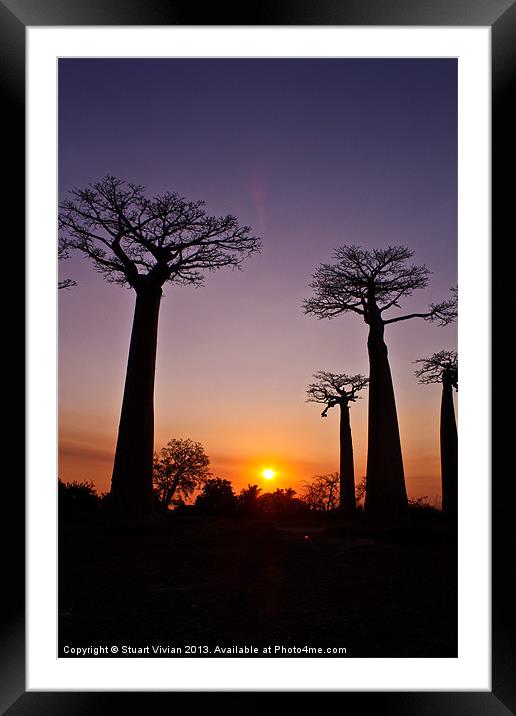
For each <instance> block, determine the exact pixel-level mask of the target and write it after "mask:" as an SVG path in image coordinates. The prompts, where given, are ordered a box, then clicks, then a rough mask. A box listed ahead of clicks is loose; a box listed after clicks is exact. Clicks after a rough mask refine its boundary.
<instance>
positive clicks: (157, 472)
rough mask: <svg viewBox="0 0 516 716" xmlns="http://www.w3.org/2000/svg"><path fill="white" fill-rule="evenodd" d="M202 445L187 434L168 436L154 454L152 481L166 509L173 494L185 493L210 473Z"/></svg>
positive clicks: (208, 460)
mask: <svg viewBox="0 0 516 716" xmlns="http://www.w3.org/2000/svg"><path fill="white" fill-rule="evenodd" d="M209 465H210V459H209V457H208V456H207V455H206V453H205V451H204V448H203V446H202V445H201V443H199V442H194V441H193V440H190V438H185V439H182V438H172V439H171V440H169V441H168V443H167V444H166V445H165V447H163V448H161V450H160V451H159V452H158V453H156V454H155V455H154V469H153V483H154V489H155V490H156V492H157V495H158V499H159V502H160V505H161V507H162V508H163V509H165V510H168V508H169V507H170V504H171V503H172V500H173V499H174V497H176V495H180V496H181V497H182V498H183V497H189V496H190V495H191V494H192V492H194V490H195V489H196V488H199V487H201V486H202V485H203V484H204V483H205V481H206V480H207V479H208V478H209V477H210V476H211V473H210V471H209Z"/></svg>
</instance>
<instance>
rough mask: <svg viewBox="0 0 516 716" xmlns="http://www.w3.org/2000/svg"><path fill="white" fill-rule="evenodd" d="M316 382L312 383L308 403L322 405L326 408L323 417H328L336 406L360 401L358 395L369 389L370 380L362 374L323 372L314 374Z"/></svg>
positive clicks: (308, 389)
mask: <svg viewBox="0 0 516 716" xmlns="http://www.w3.org/2000/svg"><path fill="white" fill-rule="evenodd" d="M314 378H315V379H316V382H314V383H310V385H309V386H308V388H307V391H306V394H307V396H308V398H307V402H308V403H321V404H323V405H326V408H325V409H324V410H323V412H322V413H321V417H322V418H325V417H327V414H328V410H329V409H330V408H333V407H335V406H336V405H347V404H348V403H350V402H352V403H354V402H355V401H356V400H358V399H359V397H360V396H359V395H358V393H359V392H360V391H361V390H363V389H364V388H366V387H367V385H368V383H369V378H366V377H365V376H363V375H361V374H357V375H347V374H346V373H330V372H328V371H324V370H321V371H319V372H317V373H315V374H314Z"/></svg>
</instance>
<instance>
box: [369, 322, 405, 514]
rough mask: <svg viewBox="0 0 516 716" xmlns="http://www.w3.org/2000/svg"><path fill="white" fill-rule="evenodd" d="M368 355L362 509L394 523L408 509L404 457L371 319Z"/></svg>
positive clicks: (385, 362) (380, 337) (377, 328)
mask: <svg viewBox="0 0 516 716" xmlns="http://www.w3.org/2000/svg"><path fill="white" fill-rule="evenodd" d="M367 348H368V352H369V368H370V373H369V417H368V446H367V478H366V498H365V505H364V510H365V513H366V514H367V515H369V516H370V517H372V518H373V519H378V520H387V521H389V520H397V519H399V518H401V517H402V516H403V514H404V513H405V511H406V507H407V492H406V489H405V477H404V472H403V457H402V453H401V441H400V433H399V428H398V416H397V414H396V400H395V397H394V388H393V385H392V376H391V369H390V366H389V359H388V355H387V346H386V345H385V341H384V325H383V323H382V322H381V320H378V321H375V320H372V321H371V323H370V326H369V337H368V339H367Z"/></svg>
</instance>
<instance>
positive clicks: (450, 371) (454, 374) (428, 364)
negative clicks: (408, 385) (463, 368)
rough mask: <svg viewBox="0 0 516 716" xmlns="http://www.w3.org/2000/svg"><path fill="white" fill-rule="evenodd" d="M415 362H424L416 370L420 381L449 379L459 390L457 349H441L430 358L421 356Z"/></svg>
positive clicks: (439, 381)
mask: <svg viewBox="0 0 516 716" xmlns="http://www.w3.org/2000/svg"><path fill="white" fill-rule="evenodd" d="M414 362H415V363H422V367H421V368H420V369H419V370H416V372H415V374H416V376H417V377H418V378H419V382H420V383H423V384H428V383H442V382H443V380H446V379H447V380H449V381H450V383H451V385H452V386H453V387H454V388H455V390H458V388H459V384H458V380H459V375H458V358H457V351H439V353H434V354H433V355H432V356H430V358H419V359H418V360H416V361H414Z"/></svg>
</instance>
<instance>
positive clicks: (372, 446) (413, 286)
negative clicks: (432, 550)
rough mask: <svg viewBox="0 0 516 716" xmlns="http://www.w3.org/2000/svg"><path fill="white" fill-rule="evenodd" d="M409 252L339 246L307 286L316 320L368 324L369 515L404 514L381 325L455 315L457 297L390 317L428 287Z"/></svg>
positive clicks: (442, 320) (395, 420) (395, 419)
mask: <svg viewBox="0 0 516 716" xmlns="http://www.w3.org/2000/svg"><path fill="white" fill-rule="evenodd" d="M412 255H413V251H411V250H410V249H408V248H406V247H405V246H388V247H387V248H386V249H373V250H371V251H368V250H365V249H362V248H360V247H358V246H342V247H340V248H338V249H337V250H336V251H335V263H333V264H321V265H320V266H319V267H318V268H317V269H316V271H315V274H314V276H313V282H312V283H311V284H310V285H311V288H312V289H313V290H314V295H313V296H312V298H309V299H308V300H306V301H305V302H304V311H305V313H307V314H312V315H314V316H316V317H317V318H334V317H335V316H339V315H341V314H343V313H355V314H358V315H359V316H361V318H362V319H363V320H364V321H365V323H366V324H367V325H368V327H369V335H368V339H367V349H368V354H369V416H368V451H367V475H366V477H367V489H366V498H365V512H366V513H367V514H368V515H369V516H370V517H372V518H373V519H380V520H385V519H386V520H391V519H394V520H396V519H399V518H400V517H402V516H403V514H404V513H405V511H406V507H407V492H406V488H405V477H404V471H403V457H402V452H401V442H400V435H399V427H398V417H397V413H396V401H395V397H394V388H393V383H392V376H391V369H390V366H389V359H388V354H387V345H386V343H385V340H384V333H385V326H387V325H390V324H392V323H399V322H400V321H408V320H411V319H413V318H422V319H424V320H426V321H434V322H437V323H438V324H440V325H446V324H448V323H449V322H450V321H453V320H454V319H455V318H456V315H457V295H456V292H455V291H453V293H452V298H450V299H448V300H445V301H442V302H441V303H432V304H430V305H429V307H428V310H427V311H425V312H420V313H407V314H402V315H392V313H391V312H392V311H393V310H395V309H399V308H400V301H401V300H402V299H403V298H406V297H407V296H410V295H411V294H412V293H413V292H414V291H415V290H417V289H422V288H425V287H426V286H427V285H428V277H429V274H430V271H429V269H428V268H427V267H426V266H425V265H420V266H417V265H414V264H409V263H408V261H409V260H410V258H411V257H412Z"/></svg>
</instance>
